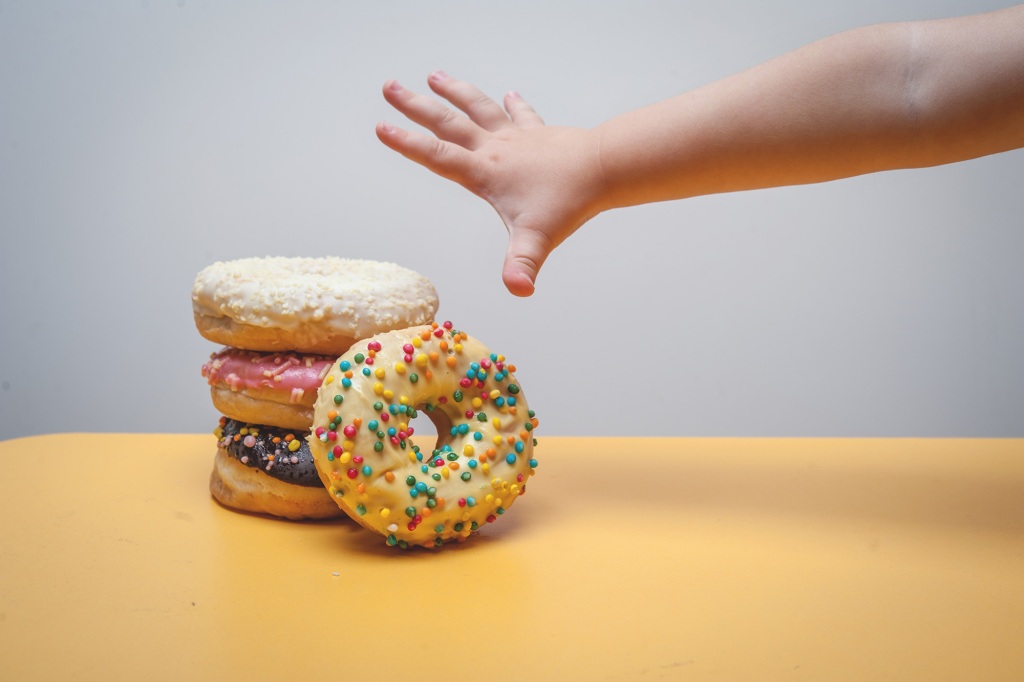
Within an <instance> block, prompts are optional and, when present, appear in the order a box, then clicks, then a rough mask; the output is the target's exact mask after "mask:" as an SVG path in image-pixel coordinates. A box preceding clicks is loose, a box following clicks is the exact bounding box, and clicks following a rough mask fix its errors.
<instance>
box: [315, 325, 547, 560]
mask: <svg viewBox="0 0 1024 682" xmlns="http://www.w3.org/2000/svg"><path fill="white" fill-rule="evenodd" d="M514 369H515V368H514V367H513V366H512V365H509V364H507V362H506V361H505V358H504V356H501V355H497V354H494V353H492V352H491V351H490V350H488V349H487V348H486V347H485V346H484V345H483V344H482V343H480V342H479V341H477V340H475V339H473V338H471V337H468V336H466V335H465V334H464V333H462V332H459V331H456V330H453V329H452V328H451V324H450V323H448V322H446V323H444V325H443V326H439V325H437V324H434V323H432V324H430V325H423V326H418V327H412V328H409V329H403V330H399V331H392V332H388V333H384V334H379V335H377V336H374V337H373V338H370V339H366V340H363V341H360V342H359V343H357V344H356V346H354V347H353V348H351V349H349V350H348V351H347V352H346V353H345V354H344V355H343V356H342V357H341V358H340V359H339V360H338V362H336V363H335V364H334V365H333V367H332V369H331V371H330V372H329V373H328V374H327V376H326V377H325V378H324V382H323V384H322V385H321V387H320V390H319V394H318V397H317V401H316V404H315V406H314V410H315V416H314V421H313V432H312V433H311V434H310V435H309V436H308V438H307V440H308V442H309V446H310V451H311V452H312V453H313V458H314V460H315V462H316V466H317V470H318V471H319V473H320V478H321V480H322V481H323V482H324V485H326V486H327V489H328V491H329V492H330V493H331V494H332V495H333V496H334V499H335V501H336V502H337V503H338V505H339V506H340V507H341V508H342V509H344V510H345V511H346V512H347V513H348V514H349V515H350V516H351V517H352V518H354V519H355V520H356V521H358V522H359V523H361V524H362V525H363V526H365V527H367V528H370V529H372V530H374V531H376V532H378V533H380V534H381V535H383V536H384V537H385V540H386V542H387V544H389V545H398V546H400V547H403V548H404V547H407V546H410V545H421V546H424V547H435V546H439V545H441V544H443V543H444V542H447V541H449V540H457V541H461V540H463V539H465V538H467V537H469V536H470V535H471V534H472V533H473V531H475V530H477V529H478V528H480V527H481V526H483V525H484V524H486V523H491V522H493V521H495V520H497V519H498V518H499V517H500V516H501V515H502V514H504V513H505V510H506V509H508V508H509V506H511V505H512V503H513V502H514V501H515V500H516V498H518V497H519V496H521V495H522V494H524V493H525V492H526V481H527V479H528V478H529V477H530V476H532V475H533V473H534V469H535V468H536V466H537V461H536V459H534V457H533V448H534V438H533V429H534V428H535V427H536V425H537V420H536V417H535V416H534V415H533V413H532V412H531V411H530V409H529V406H528V405H527V403H526V399H525V397H524V396H523V393H522V391H521V390H520V388H519V385H518V383H517V382H516V378H515V375H514V374H513V371H514ZM420 409H422V410H424V411H426V412H427V414H428V415H429V416H430V417H431V418H432V419H433V420H434V421H435V423H436V424H437V425H438V432H439V433H438V443H437V446H436V448H434V449H433V451H432V452H431V451H429V450H423V449H421V448H420V447H419V446H418V445H416V444H414V443H413V439H412V433H413V429H412V428H410V422H411V421H412V419H413V418H414V417H415V416H416V414H417V411H418V410H420Z"/></svg>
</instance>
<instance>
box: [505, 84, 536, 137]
mask: <svg viewBox="0 0 1024 682" xmlns="http://www.w3.org/2000/svg"><path fill="white" fill-rule="evenodd" d="M505 111H507V112H508V115H509V116H510V117H511V119H512V122H513V123H515V124H516V125H517V126H519V127H520V128H523V129H524V130H526V129H529V128H540V127H541V126H543V125H544V119H542V118H541V117H540V115H539V114H538V113H537V112H536V111H534V109H533V107H532V106H530V103H529V102H527V101H526V100H525V99H523V96H522V95H520V94H519V93H518V92H516V91H515V90H512V91H510V92H508V93H507V94H506V95H505Z"/></svg>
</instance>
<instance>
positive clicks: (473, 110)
mask: <svg viewBox="0 0 1024 682" xmlns="http://www.w3.org/2000/svg"><path fill="white" fill-rule="evenodd" d="M427 83H428V84H429V85H430V89H431V90H433V91H434V92H435V93H437V94H438V95H440V96H441V97H444V98H445V99H446V100H448V101H449V102H451V103H452V104H454V105H455V106H456V107H458V108H459V109H460V110H461V111H464V112H465V113H466V115H467V116H469V118H470V119H471V120H472V121H473V122H474V123H476V124H477V125H478V126H480V127H481V128H483V129H484V130H489V131H491V132H494V131H495V130H500V129H502V128H508V127H509V126H511V125H512V121H511V120H509V117H508V114H506V113H505V111H504V109H502V108H501V106H500V105H499V104H498V103H497V102H495V101H494V100H493V99H491V98H490V97H488V96H487V95H485V94H484V93H483V92H482V91H481V90H479V89H478V88H477V87H476V86H475V85H471V84H469V83H466V82H465V81H460V80H458V79H455V78H452V77H451V76H449V75H448V74H446V73H445V72H444V71H435V72H433V73H432V74H430V75H429V76H428V77H427Z"/></svg>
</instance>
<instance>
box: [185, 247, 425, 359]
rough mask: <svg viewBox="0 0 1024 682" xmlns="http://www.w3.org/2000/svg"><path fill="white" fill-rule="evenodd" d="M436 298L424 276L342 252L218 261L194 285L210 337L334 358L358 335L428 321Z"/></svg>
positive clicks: (198, 315)
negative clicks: (339, 254)
mask: <svg viewBox="0 0 1024 682" xmlns="http://www.w3.org/2000/svg"><path fill="white" fill-rule="evenodd" d="M437 305H438V300H437V292H436V291H435V289H434V286H433V285H432V284H431V283H430V281H429V280H427V279H426V278H425V277H423V276H422V275H419V274H417V273H415V272H413V271H412V270H409V269H407V268H403V267H401V266H398V265H395V264H393V263H380V262H376V261H366V260H349V259H343V258H243V259H239V260H233V261H227V262H217V263H214V264H213V265H210V266H208V267H206V268H204V269H203V270H202V271H201V272H200V273H199V275H198V276H197V277H196V279H195V283H194V284H193V287H192V310H193V313H194V317H195V323H196V328H197V329H198V330H199V333H200V334H202V335H203V336H204V337H205V338H207V339H209V340H210V341H214V342H216V343H221V344H224V345H226V346H234V347H236V348H245V349H249V350H258V351H279V350H280V351H285V350H293V351H298V352H300V353H319V354H323V355H333V356H335V357H337V356H338V355H341V354H342V353H343V352H345V350H347V349H348V347H349V346H351V345H352V344H353V343H354V342H355V341H356V340H358V339H362V338H366V337H369V336H372V335H374V334H376V333H378V332H382V331H386V330H388V329H401V328H404V327H409V326H412V325H417V324H423V323H425V322H429V321H430V320H432V319H433V317H434V315H435V314H436V313H437Z"/></svg>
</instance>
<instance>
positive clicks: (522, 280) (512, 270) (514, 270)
mask: <svg viewBox="0 0 1024 682" xmlns="http://www.w3.org/2000/svg"><path fill="white" fill-rule="evenodd" d="M552 248H554V246H553V245H552V243H551V240H550V239H549V238H548V237H547V235H545V234H544V233H543V232H538V231H536V230H531V229H528V228H527V229H523V228H509V239H508V250H507V251H506V252H505V265H504V266H503V267H502V270H501V279H502V281H503V282H504V283H505V288H506V289H508V290H509V291H510V292H511V293H512V294H514V295H516V296H529V295H530V294H532V293H533V291H534V289H535V288H536V283H537V273H538V272H539V271H540V266H541V265H543V264H544V261H545V260H546V259H547V257H548V254H550V253H551V250H552Z"/></svg>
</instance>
